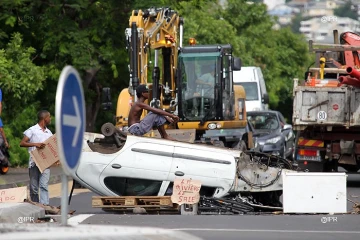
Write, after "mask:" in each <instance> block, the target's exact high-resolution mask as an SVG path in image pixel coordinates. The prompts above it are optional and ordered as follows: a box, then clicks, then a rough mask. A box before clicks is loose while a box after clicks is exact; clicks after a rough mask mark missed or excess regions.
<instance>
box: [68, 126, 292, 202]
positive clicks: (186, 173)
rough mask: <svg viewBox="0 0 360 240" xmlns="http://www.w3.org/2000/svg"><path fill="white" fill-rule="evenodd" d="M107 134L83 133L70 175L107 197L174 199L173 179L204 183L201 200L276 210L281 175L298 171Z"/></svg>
mask: <svg viewBox="0 0 360 240" xmlns="http://www.w3.org/2000/svg"><path fill="white" fill-rule="evenodd" d="M105 135H107V136H104V135H102V134H96V133H86V134H85V137H84V144H83V152H82V155H81V159H80V163H79V167H78V168H77V170H76V172H75V175H73V176H72V177H73V178H74V179H75V180H76V181H78V182H79V183H80V184H81V185H83V186H85V187H87V188H88V189H90V190H92V191H93V192H95V193H97V194H99V195H103V196H165V195H171V194H172V185H173V182H174V179H175V178H176V177H184V178H191V179H195V180H200V181H201V184H202V185H201V190H200V195H201V196H206V197H213V198H224V197H231V196H235V195H239V194H240V195H242V196H248V195H252V196H257V197H255V199H257V201H258V202H264V201H262V200H265V203H264V204H267V205H269V204H270V205H273V206H278V204H279V201H278V197H279V196H280V195H281V193H282V174H283V173H284V171H292V170H293V169H294V168H293V166H292V165H291V163H290V162H288V161H287V160H285V159H281V158H278V157H276V156H271V155H265V154H259V153H254V152H253V153H251V152H250V153H247V154H245V153H244V152H241V151H239V150H232V149H224V148H219V147H214V146H210V145H202V144H192V143H184V142H177V141H169V140H164V139H158V138H150V137H137V136H132V135H126V134H124V133H122V132H120V131H118V130H114V129H113V130H111V131H110V132H108V133H106V134H105ZM274 193H276V194H274ZM274 196H275V197H274ZM261 199H262V200H261ZM271 203H272V204H271Z"/></svg>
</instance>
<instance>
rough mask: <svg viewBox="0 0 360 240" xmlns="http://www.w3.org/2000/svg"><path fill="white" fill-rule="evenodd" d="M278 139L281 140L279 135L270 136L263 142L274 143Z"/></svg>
mask: <svg viewBox="0 0 360 240" xmlns="http://www.w3.org/2000/svg"><path fill="white" fill-rule="evenodd" d="M280 140H281V137H280V136H278V137H274V138H270V139H268V140H266V141H265V143H272V144H275V143H277V142H278V141H280Z"/></svg>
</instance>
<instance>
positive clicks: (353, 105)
mask: <svg viewBox="0 0 360 240" xmlns="http://www.w3.org/2000/svg"><path fill="white" fill-rule="evenodd" d="M293 125H294V129H295V130H303V129H304V128H306V127H307V126H324V127H334V126H344V127H347V128H349V127H356V126H360V89H358V88H354V87H352V86H344V87H314V86H300V85H299V86H294V102H293Z"/></svg>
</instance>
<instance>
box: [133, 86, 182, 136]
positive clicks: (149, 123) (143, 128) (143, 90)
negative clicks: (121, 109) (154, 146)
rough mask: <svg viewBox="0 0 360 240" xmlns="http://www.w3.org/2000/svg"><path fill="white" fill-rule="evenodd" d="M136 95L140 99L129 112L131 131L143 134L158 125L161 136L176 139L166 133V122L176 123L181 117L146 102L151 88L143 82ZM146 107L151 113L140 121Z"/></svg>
mask: <svg viewBox="0 0 360 240" xmlns="http://www.w3.org/2000/svg"><path fill="white" fill-rule="evenodd" d="M136 96H137V97H138V100H137V101H136V102H135V103H134V104H133V105H132V106H131V109H130V113H129V121H128V125H129V129H128V131H129V133H131V134H133V135H136V136H142V135H144V134H146V133H147V132H149V131H150V130H151V129H152V128H153V127H156V128H157V129H158V131H159V133H160V135H161V138H164V139H168V140H175V139H173V138H171V137H170V136H169V135H168V134H167V133H166V131H165V127H164V124H165V123H166V122H169V123H176V122H178V121H179V117H178V116H176V115H174V114H171V113H168V112H166V111H163V110H161V109H158V108H153V107H150V106H149V105H147V104H145V100H146V99H148V98H149V89H148V88H147V86H146V85H145V84H141V85H139V86H138V87H137V88H136ZM144 109H145V110H148V111H149V113H148V114H147V115H146V116H145V117H144V119H143V120H141V121H140V118H141V115H142V113H143V110H144Z"/></svg>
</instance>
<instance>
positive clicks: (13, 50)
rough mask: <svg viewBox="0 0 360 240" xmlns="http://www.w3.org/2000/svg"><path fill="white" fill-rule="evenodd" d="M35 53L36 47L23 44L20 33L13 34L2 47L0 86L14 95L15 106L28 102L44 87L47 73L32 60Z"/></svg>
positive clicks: (13, 103)
mask: <svg viewBox="0 0 360 240" xmlns="http://www.w3.org/2000/svg"><path fill="white" fill-rule="evenodd" d="M34 53H35V49H34V48H32V47H24V46H23V43H22V36H21V35H20V34H19V33H14V34H13V36H12V38H11V40H10V42H9V43H8V45H7V48H6V49H0V87H1V88H2V89H3V92H4V93H5V94H7V95H10V96H11V97H12V99H11V103H12V105H13V106H16V104H18V105H20V104H21V103H26V102H27V101H29V100H31V99H32V97H33V96H34V94H35V93H36V92H37V91H39V90H41V89H42V82H43V81H44V80H45V74H44V70H43V68H42V67H40V66H36V65H35V64H33V62H32V61H31V55H32V54H34ZM9 103H10V102H9Z"/></svg>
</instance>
